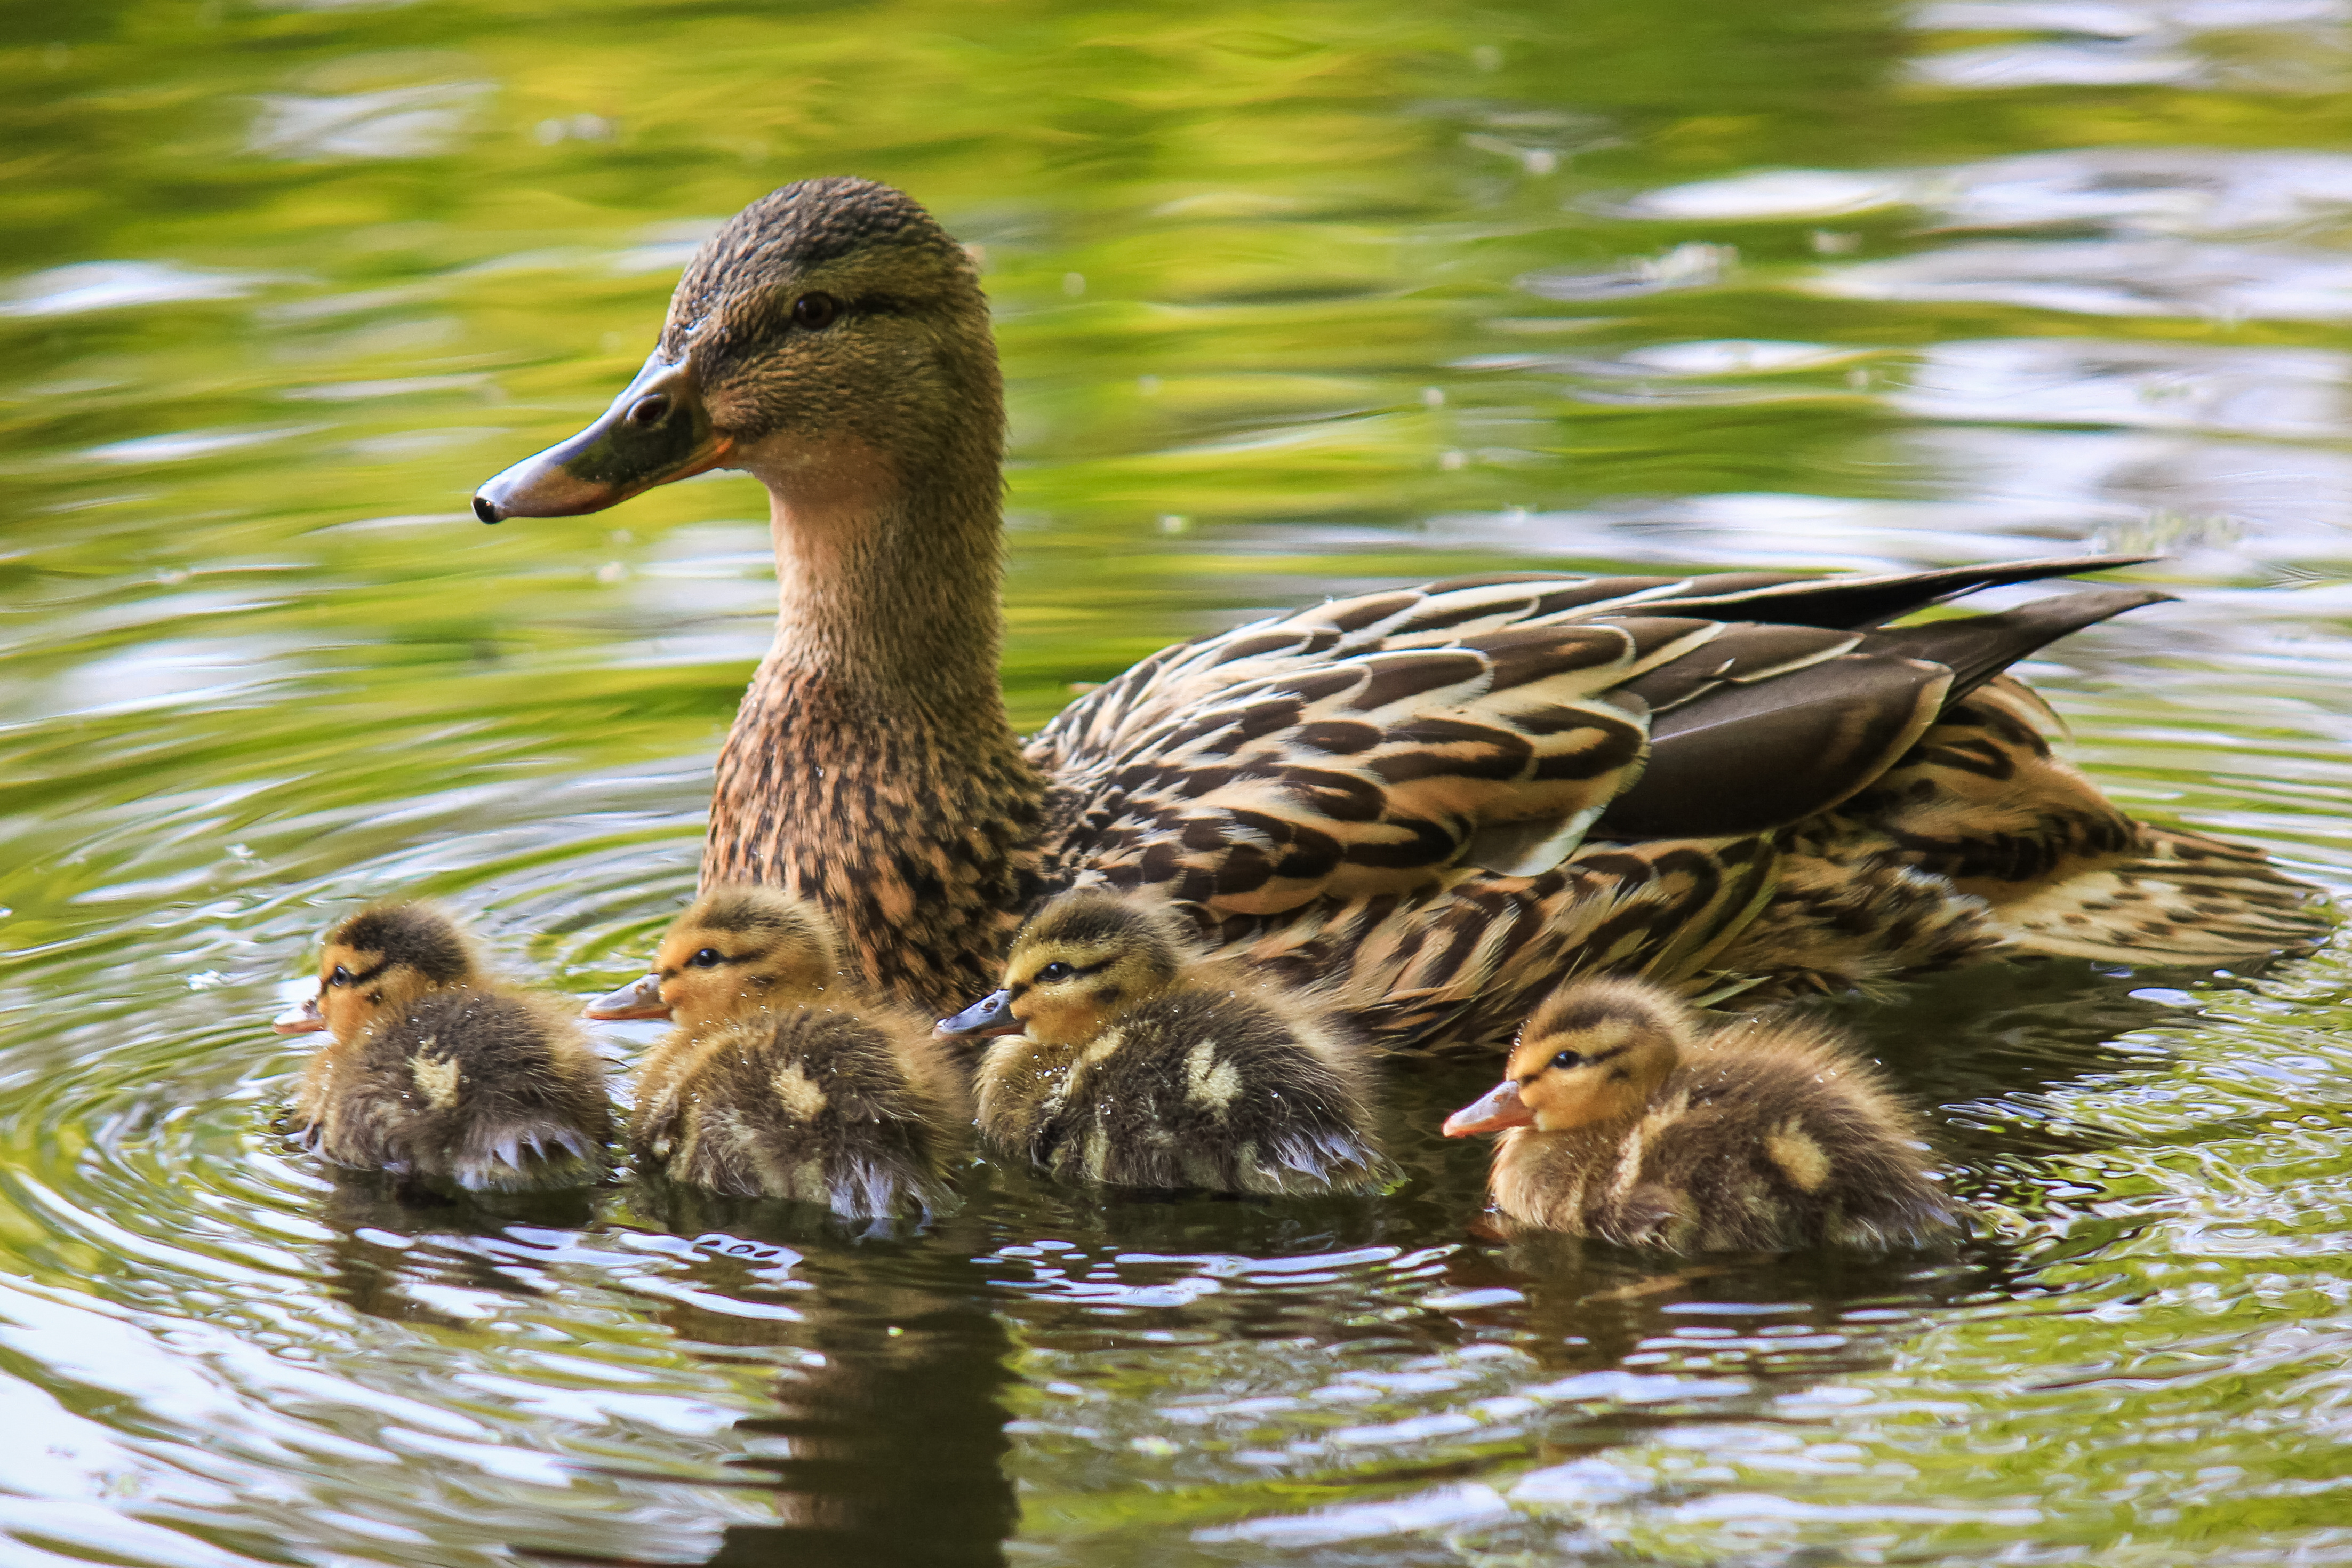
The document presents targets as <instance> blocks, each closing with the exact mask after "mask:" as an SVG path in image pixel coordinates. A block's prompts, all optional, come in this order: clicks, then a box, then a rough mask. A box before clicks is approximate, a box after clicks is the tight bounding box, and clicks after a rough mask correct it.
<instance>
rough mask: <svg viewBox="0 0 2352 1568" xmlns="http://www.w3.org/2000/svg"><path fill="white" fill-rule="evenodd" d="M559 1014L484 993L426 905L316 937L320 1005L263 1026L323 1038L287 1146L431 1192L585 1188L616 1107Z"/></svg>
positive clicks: (469, 957) (391, 910)
mask: <svg viewBox="0 0 2352 1568" xmlns="http://www.w3.org/2000/svg"><path fill="white" fill-rule="evenodd" d="M566 1011H567V1010H566V1009H565V1008H564V1007H563V1005H562V1004H561V1003H557V1002H554V1001H552V1000H550V999H546V998H541V997H537V996H533V995H530V994H526V993H522V992H518V991H515V990H512V989H510V988H509V987H506V986H503V985H499V984H496V983H495V982H493V981H492V980H491V979H490V978H489V977H488V975H487V974H486V973H484V971H483V968H482V964H481V962H480V960H479V959H478V957H477V956H476V955H475V952H474V949H473V945H472V943H471V942H468V941H467V938H466V934H465V932H463V931H460V930H459V929H458V927H457V922H456V921H452V920H451V919H450V918H449V917H448V916H447V915H446V914H445V913H443V912H442V911H441V910H437V909H436V908H434V907H433V906H432V905H430V904H383V905H378V906H376V907H374V908H372V909H365V910H361V911H360V912H359V913H357V914H355V915H352V916H351V917H350V918H349V919H347V920H345V921H342V922H341V923H340V924H339V925H337V926H336V927H335V928H334V929H333V930H332V931H329V932H328V933H327V940H326V948H325V951H324V952H322V953H320V958H319V992H318V994H317V995H316V996H313V997H311V998H310V999H309V1000H307V1001H305V1002H303V1003H301V1004H300V1005H298V1006H295V1007H293V1008H291V1009H289V1011H287V1012H286V1013H284V1014H281V1015H280V1016H278V1018H277V1019H276V1020H275V1021H274V1026H275V1027H276V1028H277V1029H278V1033H280V1034H285V1035H300V1034H309V1033H312V1032H314V1031H319V1030H324V1031H325V1032H326V1033H327V1035H328V1036H329V1037H330V1038H329V1040H328V1042H327V1044H326V1045H325V1046H324V1047H322V1048H320V1051H319V1053H318V1055H316V1056H314V1057H313V1058H310V1067H309V1068H308V1069H307V1070H306V1071H305V1072H304V1073H303V1075H302V1083H301V1087H300V1089H299V1090H298V1091H297V1092H296V1095H295V1100H294V1117H295V1120H296V1121H297V1122H298V1124H299V1131H298V1133H297V1136H298V1137H299V1138H300V1139H301V1141H302V1142H304V1143H305V1144H306V1145H307V1146H308V1147H310V1148H311V1149H313V1150H315V1151H316V1152H318V1154H319V1156H320V1158H321V1159H323V1160H325V1161H327V1162H328V1163H331V1164H335V1165H342V1166H346V1167H349V1168H352V1169H355V1170H374V1171H384V1172H388V1173H391V1174H393V1175H395V1176H399V1177H403V1178H404V1179H406V1180H409V1181H414V1182H419V1183H423V1184H427V1185H434V1186H451V1185H454V1186H457V1187H461V1188H464V1189H466V1190H467V1191H469V1192H523V1191H537V1190H546V1189H552V1188H560V1187H573V1186H581V1185H583V1184H588V1183H592V1182H595V1181H597V1180H599V1179H601V1178H602V1177H603V1175H604V1168H605V1145H606V1144H607V1143H608V1142H610V1141H611V1138H612V1134H613V1113H612V1108H611V1105H610V1104H609V1102H608V1101H607V1100H606V1098H605V1091H604V1065H603V1063H602V1062H600V1061H599V1060H598V1058H597V1057H596V1053H595V1052H594V1050H593V1049H592V1048H591V1047H590V1046H589V1044H588V1042H587V1039H586V1038H585V1037H583V1035H582V1033H581V1031H580V1029H579V1026H577V1025H576V1024H574V1023H573V1022H572V1020H571V1018H569V1017H568V1016H566Z"/></svg>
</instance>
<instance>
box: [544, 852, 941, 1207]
mask: <svg viewBox="0 0 2352 1568" xmlns="http://www.w3.org/2000/svg"><path fill="white" fill-rule="evenodd" d="M589 1016H591V1017H607V1018H611V1017H662V1016H667V1017H671V1018H674V1019H675V1020H676V1021H677V1028H676V1029H674V1030H672V1031H671V1033H670V1034H669V1035H668V1036H667V1037H665V1038H664V1039H663V1040H662V1041H661V1043H660V1044H658V1045H656V1047H654V1048H653V1050H652V1051H651V1052H650V1053H648V1054H647V1056H646V1060H645V1065H644V1066H643V1067H642V1068H639V1069H638V1073H637V1103H636V1111H635V1116H634V1117H633V1118H632V1119H631V1122H630V1128H629V1142H630V1146H631V1148H632V1150H633V1151H634V1152H635V1156H636V1158H637V1161H638V1163H639V1166H640V1168H641V1169H644V1170H646V1171H650V1172H656V1173H660V1174H663V1175H666V1176H667V1177H668V1178H669V1179H670V1180H672V1181H676V1182H683V1183H686V1184H688V1185H692V1186H698V1187H703V1188H706V1189H708V1190H709V1191H712V1192H716V1193H723V1194H730V1195H732V1196H737V1197H766V1198H791V1199H796V1200H799V1201H801V1202H804V1203H813V1204H820V1205H824V1206H825V1207H827V1208H830V1209H832V1210H833V1211H834V1212H835V1214H838V1215H842V1216H843V1217H845V1218H850V1219H877V1218H885V1217H888V1216H892V1215H913V1214H917V1213H925V1214H928V1213H930V1212H933V1211H935V1210H938V1209H940V1207H942V1206H944V1205H947V1204H948V1203H949V1202H950V1201H951V1200H952V1196H953V1175H952V1172H953V1167H954V1165H955V1164H956V1163H957V1162H958V1161H959V1160H960V1159H961V1156H962V1154H963V1152H964V1150H965V1147H966V1146H967V1144H968V1143H969V1142H970V1141H971V1101H970V1097H969V1094H968V1092H967V1090H966V1089H965V1085H964V1075H963V1070H962V1068H961V1067H960V1066H959V1065H958V1064H957V1063H956V1062H955V1061H954V1060H953V1059H952V1057H951V1054H950V1051H949V1050H948V1048H947V1047H944V1046H942V1045H941V1044H940V1042H939V1041H937V1040H935V1039H933V1038H932V1037H931V1033H930V1026H929V1022H928V1020H925V1019H921V1018H918V1017H915V1016H912V1015H909V1014H908V1013H906V1012H904V1011H902V1010H900V1009H898V1008H897V1007H894V1006H892V1005H889V1004H887V1003H886V1002H881V1001H878V1000H877V999H876V998H875V997H874V996H872V995H871V994H868V993H867V992H866V991H865V989H864V988H862V987H861V986H859V985H858V984H856V982H855V981H853V980H851V979H849V978H848V977H847V976H845V974H844V973H842V965H841V959H840V954H839V943H838V941H837V939H836V938H835V934H834V932H833V930H832V927H831V924H830V922H829V921H826V919H825V918H824V915H823V914H822V913H821V912H819V911H818V910H817V909H816V908H815V907H814V905H811V904H809V903H807V902H805V901H803V900H795V899H791V898H787V897H786V896H784V895H783V894H782V893H779V892H778V891H776V890H775V889H772V888H759V887H722V888H716V889H711V890H710V891H709V892H706V893H705V894H703V895H702V896H701V897H700V898H699V899H698V900H696V901H695V903H694V904H693V906H692V907H691V908H689V909H688V910H687V911H686V912H685V913H684V914H682V915H680V916H679V917H678V918H677V921H675V922H674V923H673V924H672V925H671V927H670V929H669V931H668V932H667V934H665V935H664V936H663V938H662V941H661V945H660V947H659V949H658V951H657V952H656V954H655V958H654V968H653V973H650V974H648V975H646V977H645V979H643V980H641V981H639V982H637V983H636V984H635V985H632V986H628V987H625V988H624V989H623V990H621V991H618V992H615V993H614V994H612V995H611V996H608V997H604V998H602V999H600V1000H599V1001H597V1002H595V1003H592V1004H591V1005H590V1006H589Z"/></svg>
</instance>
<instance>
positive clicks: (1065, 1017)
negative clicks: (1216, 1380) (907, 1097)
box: [940, 889, 1394, 1194]
mask: <svg viewBox="0 0 2352 1568" xmlns="http://www.w3.org/2000/svg"><path fill="white" fill-rule="evenodd" d="M1004 982H1005V983H1004V985H1003V989H1001V990H999V991H997V992H995V993H993V994H990V995H989V996H986V997H984V998H982V1000H981V1001H979V1002H977V1003H975V1004H973V1005H971V1007H968V1008H966V1009H965V1010H964V1011H963V1012H961V1013H960V1014H958V1015H956V1016H954V1017H952V1018H949V1019H946V1020H943V1021H942V1022H941V1023H940V1033H941V1034H942V1035H948V1036H989V1037H995V1038H994V1039H993V1040H992V1044H991V1045H990V1046H989V1047H988V1051H987V1054H986V1056H985V1057H983V1058H982V1061H981V1064H980V1072H979V1080H978V1089H979V1101H980V1126H981V1131H982V1133H984V1134H985V1135H986V1136H987V1137H988V1138H989V1139H990V1140H991V1141H992V1142H994V1143H995V1144H996V1145H997V1146H998V1147H999V1148H1001V1149H1003V1150H1004V1151H1005V1152H1007V1153H1010V1154H1013V1155H1015V1156H1017V1157H1020V1158H1024V1159H1026V1160H1029V1161H1031V1162H1033V1163H1035V1164H1038V1165H1040V1166H1043V1167H1044V1168H1045V1169H1046V1170H1048V1171H1050V1172H1052V1173H1054V1174H1055V1175H1056V1176H1058V1177H1060V1178H1062V1179H1064V1180H1066V1181H1078V1182H1091V1183H1099V1184H1105V1185H1110V1186H1124V1187H1149V1188H1162V1189H1166V1188H1178V1187H1204V1188H1207V1189H1210V1190H1212V1191H1214V1192H1226V1193H1255V1194H1312V1193H1371V1192H1378V1191H1380V1190H1381V1188H1383V1187H1385V1186H1387V1185H1388V1184H1390V1182H1391V1180H1392V1179H1393V1176H1394V1172H1393V1169H1392V1167H1391V1165H1390V1164H1389V1163H1388V1161H1387V1159H1386V1158H1385V1156H1383V1155H1382V1154H1381V1149H1380V1144H1379V1142H1378V1140H1377V1138H1376V1137H1375V1135H1374V1133H1373V1131H1372V1128H1371V1121H1372V1116H1371V1107H1370V1083H1369V1077H1370V1075H1369V1071H1368V1066H1367V1062H1366V1059H1365V1058H1364V1056H1363V1055H1362V1053H1361V1052H1360V1049H1359V1048H1358V1047H1355V1046H1354V1045H1353V1044H1352V1043H1351V1042H1350V1041H1349V1040H1348V1039H1347V1038H1346V1037H1343V1036H1342V1035H1340V1034H1339V1032H1338V1030H1337V1029H1336V1027H1335V1026H1333V1025H1332V1024H1331V1023H1330V1022H1329V1020H1328V1018H1326V1017H1325V1016H1323V1015H1321V1014H1320V1013H1318V1011H1317V1010H1316V1009H1315V1008H1313V1007H1312V1006H1310V1005H1307V1003H1305V1002H1303V1001H1301V1000H1299V999H1297V998H1294V997H1289V996H1286V995H1284V994H1280V993H1278V992H1276V991H1275V990H1274V989H1272V988H1271V987H1265V986H1258V985H1254V984H1251V983H1250V980H1249V977H1247V976H1245V975H1244V974H1243V973H1240V972H1239V971H1238V970H1235V969H1234V968H1232V967H1230V966H1227V965H1223V964H1213V963H1203V962H1202V961H1200V960H1199V959H1198V958H1197V957H1196V956H1195V954H1194V952H1193V950H1192V943H1191V941H1190V939H1189V938H1188V937H1187V936H1186V935H1185V933H1184V931H1183V930H1182V928H1181V923H1180V921H1179V919H1178V917H1177V916H1176V915H1175V914H1174V912H1173V911H1172V910H1167V909H1166V908H1164V907H1163V906H1160V905H1157V904H1153V903H1149V902H1146V901H1144V900H1138V899H1129V898H1122V897H1119V896H1118V895H1115V894H1112V893H1108V892H1105V891H1101V890H1097V889H1087V890H1081V891H1077V892H1071V893H1066V894H1064V895H1062V897H1060V898H1058V899H1056V900H1054V901H1053V902H1051V903H1049V904H1047V905H1046V906H1045V908H1044V909H1042V910H1039V911H1038V912H1037V914H1036V915H1035V917H1034V918H1033V919H1032V920H1031V921H1029V923H1028V924H1027V925H1026V926H1024V928H1023V929H1022V931H1021V933H1020V934H1019V935H1018V936H1017V937H1016V938H1014V940H1013V951H1012V953H1011V955H1010V956H1009V957H1008V958H1007V959H1006V961H1005V970H1004Z"/></svg>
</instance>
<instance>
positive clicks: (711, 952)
mask: <svg viewBox="0 0 2352 1568" xmlns="http://www.w3.org/2000/svg"><path fill="white" fill-rule="evenodd" d="M726 962H727V955H726V954H724V953H722V952H719V950H718V949H717V948H715V947H706V948H704V949H703V950H702V951H701V952H698V953H696V954H695V955H694V956H693V957H692V958H689V959H688V960H687V963H690V964H692V965H694V967H695V968H697V969H716V968H718V967H719V965H720V964H722V963H726Z"/></svg>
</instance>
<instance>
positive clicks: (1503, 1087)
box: [1445, 1079, 1536, 1138]
mask: <svg viewBox="0 0 2352 1568" xmlns="http://www.w3.org/2000/svg"><path fill="white" fill-rule="evenodd" d="M1535 1120H1536V1113H1535V1112H1534V1111H1532V1110H1528V1108H1527V1107H1526V1106H1525V1105H1523V1104H1521V1103H1520V1101H1519V1086H1518V1085H1517V1083H1515V1082H1513V1081H1512V1080H1511V1079H1504V1080H1503V1081H1502V1082H1500V1083H1498V1084H1496V1086H1495V1087H1494V1088H1492V1089H1488V1090H1487V1091H1486V1093H1484V1094H1482V1095H1480V1096H1479V1097H1478V1098H1477V1099H1476V1100H1472V1101H1471V1102H1470V1103H1469V1104H1467V1105H1465V1106H1464V1107H1463V1108H1462V1109H1461V1110H1457V1111H1455V1112H1454V1114H1453V1115H1451V1116H1449V1117H1447V1118H1446V1119H1445V1135H1446V1136H1447V1137H1448V1138H1468V1137H1470V1136H1472V1135H1473V1134H1475V1133H1479V1132H1500V1131H1502V1130H1503V1129H1504V1128H1506V1127H1531V1126H1533V1125H1534V1124H1535Z"/></svg>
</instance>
